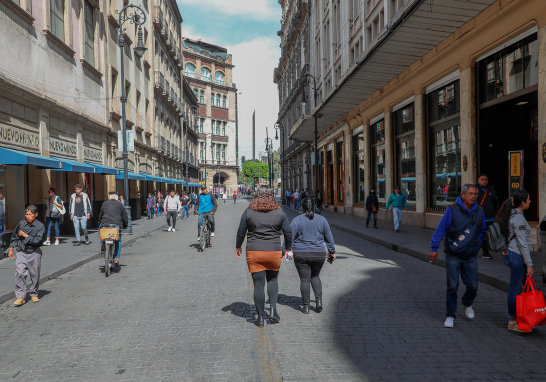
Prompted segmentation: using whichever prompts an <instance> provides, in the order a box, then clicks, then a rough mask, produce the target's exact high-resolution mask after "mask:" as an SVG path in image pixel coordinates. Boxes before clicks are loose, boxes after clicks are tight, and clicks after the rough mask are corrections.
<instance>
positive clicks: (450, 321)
mask: <svg viewBox="0 0 546 382" xmlns="http://www.w3.org/2000/svg"><path fill="white" fill-rule="evenodd" d="M454 323H455V319H454V318H453V317H447V318H446V322H444V326H445V327H446V328H452V327H453V324H454Z"/></svg>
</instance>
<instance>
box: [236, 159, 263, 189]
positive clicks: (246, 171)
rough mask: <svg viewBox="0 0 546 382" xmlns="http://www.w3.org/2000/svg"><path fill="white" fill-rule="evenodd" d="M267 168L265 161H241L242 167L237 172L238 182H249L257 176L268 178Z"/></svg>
mask: <svg viewBox="0 0 546 382" xmlns="http://www.w3.org/2000/svg"><path fill="white" fill-rule="evenodd" d="M268 177H269V170H268V168H267V164H266V163H260V161H259V160H254V161H252V160H247V161H246V162H245V163H243V169H242V171H241V173H240V174H239V183H240V184H251V183H252V181H253V180H255V179H257V178H268Z"/></svg>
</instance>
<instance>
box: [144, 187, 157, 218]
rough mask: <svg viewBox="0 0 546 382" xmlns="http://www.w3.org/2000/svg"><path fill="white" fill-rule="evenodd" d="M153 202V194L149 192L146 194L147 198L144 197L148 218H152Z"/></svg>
mask: <svg viewBox="0 0 546 382" xmlns="http://www.w3.org/2000/svg"><path fill="white" fill-rule="evenodd" d="M155 203H156V201H155V198H154V195H153V194H152V193H151V192H150V193H149V194H148V199H146V206H147V207H148V220H149V219H153V218H154V212H155Z"/></svg>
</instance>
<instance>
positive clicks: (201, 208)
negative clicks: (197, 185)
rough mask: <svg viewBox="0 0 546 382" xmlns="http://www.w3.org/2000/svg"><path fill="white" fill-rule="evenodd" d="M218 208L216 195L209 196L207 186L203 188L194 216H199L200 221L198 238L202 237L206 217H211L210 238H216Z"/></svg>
mask: <svg viewBox="0 0 546 382" xmlns="http://www.w3.org/2000/svg"><path fill="white" fill-rule="evenodd" d="M217 208H218V203H217V202H216V198H215V197H214V195H212V194H209V190H208V189H207V186H204V185H203V186H201V194H200V195H199V196H198V197H197V198H195V207H194V212H193V213H194V214H199V221H198V223H197V238H198V239H199V238H200V236H201V226H202V225H203V219H204V217H205V215H208V216H209V222H210V232H211V233H210V236H214V213H215V212H216V209H217Z"/></svg>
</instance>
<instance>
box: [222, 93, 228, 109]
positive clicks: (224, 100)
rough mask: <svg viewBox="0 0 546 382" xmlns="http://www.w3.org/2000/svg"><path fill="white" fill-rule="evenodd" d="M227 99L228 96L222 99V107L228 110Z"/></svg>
mask: <svg viewBox="0 0 546 382" xmlns="http://www.w3.org/2000/svg"><path fill="white" fill-rule="evenodd" d="M226 100H227V98H226V96H223V97H222V107H224V108H226V107H227V102H226Z"/></svg>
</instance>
